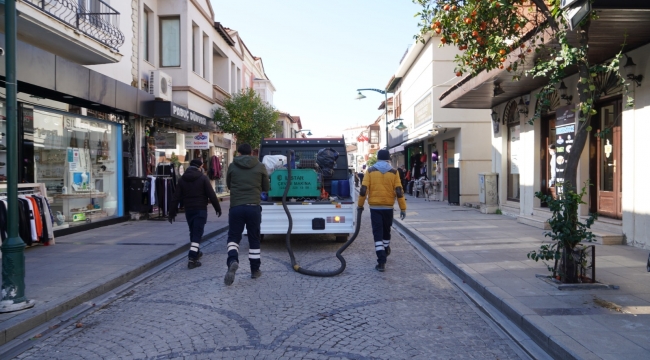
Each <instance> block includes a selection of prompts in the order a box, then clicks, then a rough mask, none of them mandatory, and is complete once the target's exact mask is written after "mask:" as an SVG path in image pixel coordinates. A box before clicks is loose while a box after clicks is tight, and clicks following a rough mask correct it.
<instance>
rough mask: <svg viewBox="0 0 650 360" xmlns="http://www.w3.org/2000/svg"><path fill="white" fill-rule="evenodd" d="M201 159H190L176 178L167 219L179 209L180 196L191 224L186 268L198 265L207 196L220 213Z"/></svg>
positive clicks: (188, 221)
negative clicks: (187, 165) (178, 177)
mask: <svg viewBox="0 0 650 360" xmlns="http://www.w3.org/2000/svg"><path fill="white" fill-rule="evenodd" d="M202 165H203V162H202V161H201V159H194V160H192V161H190V166H189V167H188V168H187V170H185V172H184V173H183V176H181V178H180V179H179V180H178V186H177V188H176V191H175V192H174V197H173V199H172V202H171V204H170V205H169V223H170V224H171V223H172V222H174V220H175V218H176V214H177V213H178V203H179V201H181V200H183V206H184V207H185V218H186V219H187V226H188V227H189V228H190V252H189V254H188V255H187V257H188V260H189V261H188V263H187V267H188V268H189V269H194V268H195V267H199V266H201V262H200V261H199V259H200V258H201V256H202V255H203V253H202V252H201V250H199V248H200V246H201V238H202V237H203V229H204V228H205V223H206V222H207V220H208V200H210V203H212V207H214V211H216V212H217V217H220V216H221V206H220V205H219V199H217V194H215V193H214V189H213V188H212V185H211V184H210V179H208V177H207V176H205V175H204V174H203V169H201V166H202Z"/></svg>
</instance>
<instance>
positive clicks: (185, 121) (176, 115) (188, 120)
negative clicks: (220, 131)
mask: <svg viewBox="0 0 650 360" xmlns="http://www.w3.org/2000/svg"><path fill="white" fill-rule="evenodd" d="M153 103H154V104H153V116H154V118H156V119H157V120H159V121H163V122H165V123H168V124H169V125H172V126H176V127H178V128H180V129H183V130H186V131H190V132H192V131H216V130H217V126H216V124H215V123H214V121H212V118H211V117H209V116H206V115H202V114H199V113H197V112H196V111H193V110H190V109H188V108H186V107H185V106H182V105H178V104H176V103H174V102H171V101H160V100H156V101H154V102H153Z"/></svg>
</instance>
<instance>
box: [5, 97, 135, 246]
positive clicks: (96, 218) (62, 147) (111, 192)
mask: <svg viewBox="0 0 650 360" xmlns="http://www.w3.org/2000/svg"><path fill="white" fill-rule="evenodd" d="M89 115H93V116H89ZM99 117H101V118H102V119H99ZM0 118H1V119H2V121H1V122H0V132H1V133H2V134H3V135H4V133H5V130H6V120H5V119H6V106H5V104H4V99H3V100H2V102H1V103H0ZM18 123H19V139H18V140H19V144H22V146H20V147H19V154H18V158H19V161H20V164H21V166H20V167H19V169H18V171H19V174H18V177H19V182H20V183H21V184H34V185H35V187H36V185H41V184H43V186H42V188H43V190H45V194H43V195H44V196H46V197H47V200H48V202H49V206H50V209H51V213H52V216H53V218H54V222H53V224H52V225H53V229H52V230H53V231H57V233H58V234H59V235H60V234H61V231H63V230H64V229H69V228H76V227H82V225H85V226H87V225H89V224H92V223H96V222H102V221H107V220H111V219H118V218H120V217H122V216H123V215H124V203H123V194H122V189H123V187H122V157H121V156H120V155H121V154H122V151H121V146H122V133H123V130H124V129H123V125H124V123H125V116H124V115H119V114H109V113H101V112H99V111H92V110H89V109H85V108H81V107H78V106H75V105H70V104H66V103H63V102H60V101H56V100H52V99H47V98H44V97H41V96H37V95H33V94H27V93H18ZM6 145H7V144H6V138H5V137H4V136H2V138H1V139H0V181H6V172H5V169H6V168H5V164H6V162H7V159H6ZM55 234H56V233H55Z"/></svg>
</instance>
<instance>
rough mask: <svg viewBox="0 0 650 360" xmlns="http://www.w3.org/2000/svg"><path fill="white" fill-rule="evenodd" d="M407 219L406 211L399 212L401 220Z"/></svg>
mask: <svg viewBox="0 0 650 360" xmlns="http://www.w3.org/2000/svg"><path fill="white" fill-rule="evenodd" d="M405 217H406V211H400V212H399V219H400V220H404V218H405Z"/></svg>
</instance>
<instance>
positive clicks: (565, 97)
mask: <svg viewBox="0 0 650 360" xmlns="http://www.w3.org/2000/svg"><path fill="white" fill-rule="evenodd" d="M558 90H559V91H560V99H562V100H564V101H566V104H567V105H571V101H573V95H567V91H568V90H569V88H567V87H566V85H565V84H564V81H562V82H561V83H560V87H559V88H558Z"/></svg>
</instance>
